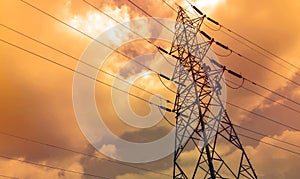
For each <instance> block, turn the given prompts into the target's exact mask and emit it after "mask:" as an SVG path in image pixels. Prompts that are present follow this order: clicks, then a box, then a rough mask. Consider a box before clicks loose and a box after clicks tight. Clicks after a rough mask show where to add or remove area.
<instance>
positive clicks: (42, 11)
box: [20, 0, 159, 74]
mask: <svg viewBox="0 0 300 179" xmlns="http://www.w3.org/2000/svg"><path fill="white" fill-rule="evenodd" d="M20 1H21V2H23V3H24V4H26V5H28V6H30V7H31V8H33V9H35V10H37V11H39V12H41V13H43V14H45V15H47V16H48V17H51V18H52V19H54V20H56V21H58V22H60V23H62V24H64V25H65V26H67V27H69V28H71V29H73V30H75V31H77V32H79V33H80V34H82V35H84V36H86V37H88V38H89V39H91V40H94V41H95V42H97V43H99V44H101V45H103V46H104V47H106V48H108V49H111V50H113V51H114V52H116V53H118V54H120V55H122V56H123V57H125V58H127V59H131V57H129V56H128V55H126V54H124V53H123V52H121V51H119V50H116V49H113V48H112V47H110V46H109V45H107V44H105V43H103V42H101V41H99V40H98V39H95V38H94V37H92V36H90V35H88V34H87V33H85V32H82V31H80V30H78V29H76V28H74V27H73V26H71V25H69V24H67V23H66V22H64V21H62V20H60V19H58V18H57V17H55V16H53V15H51V14H49V13H48V12H46V11H44V10H42V9H40V8H38V7H36V6H34V5H32V4H30V3H28V2H27V1H24V0H20ZM134 63H136V64H138V65H140V66H142V67H144V68H146V69H147V70H150V71H153V72H155V73H158V72H156V71H154V70H152V69H150V68H149V67H147V66H145V65H144V64H142V63H139V62H138V61H134ZM158 74H159V73H158Z"/></svg>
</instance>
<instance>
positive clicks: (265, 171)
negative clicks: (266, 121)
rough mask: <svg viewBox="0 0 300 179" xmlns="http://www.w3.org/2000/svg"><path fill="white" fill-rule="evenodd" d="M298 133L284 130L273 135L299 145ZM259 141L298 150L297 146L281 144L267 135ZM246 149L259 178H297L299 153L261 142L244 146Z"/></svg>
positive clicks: (299, 164)
mask: <svg viewBox="0 0 300 179" xmlns="http://www.w3.org/2000/svg"><path fill="white" fill-rule="evenodd" d="M299 134H300V133H299V132H295V131H288V130H286V131H284V132H283V133H281V134H280V135H275V136H273V137H274V138H276V139H280V140H283V141H287V142H290V143H292V144H295V145H300V143H299V141H300V140H299V136H300V135H299ZM261 141H263V142H267V143H270V144H273V145H277V146H283V147H285V148H287V149H289V150H294V151H299V148H295V147H291V146H289V145H286V144H282V143H281V142H278V141H274V140H272V139H269V138H267V137H265V138H263V139H262V140H261ZM246 151H247V152H248V155H249V158H250V159H251V161H252V163H253V166H254V168H255V170H256V172H257V173H258V175H259V177H260V178H263V179H264V178H266V179H267V178H274V179H277V178H278V179H279V178H297V177H298V175H299V170H298V169H299V166H300V160H299V159H300V157H299V155H296V154H292V153H289V152H287V151H283V150H281V149H275V148H273V147H271V146H268V145H265V144H263V143H259V144H258V145H257V146H256V147H251V146H248V147H246Z"/></svg>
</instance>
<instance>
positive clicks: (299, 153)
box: [237, 133, 300, 156]
mask: <svg viewBox="0 0 300 179" xmlns="http://www.w3.org/2000/svg"><path fill="white" fill-rule="evenodd" d="M237 134H238V135H239V136H242V137H245V138H248V139H251V140H254V141H257V142H260V143H263V144H266V145H269V146H272V147H275V148H277V149H281V150H284V151H286V152H290V153H293V154H296V155H299V156H300V152H296V151H293V150H290V149H287V148H284V147H280V146H278V145H274V144H271V143H268V142H264V141H261V140H258V139H256V138H253V137H249V136H247V135H245V134H241V133H237Z"/></svg>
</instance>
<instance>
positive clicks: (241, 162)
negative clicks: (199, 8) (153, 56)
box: [169, 7, 257, 179]
mask: <svg viewBox="0 0 300 179" xmlns="http://www.w3.org/2000/svg"><path fill="white" fill-rule="evenodd" d="M203 20H204V17H197V18H194V19H191V18H189V16H188V15H187V13H186V12H185V10H184V9H183V8H181V7H179V10H178V15H177V19H176V24H175V35H174V39H173V42H172V47H171V50H170V52H169V53H170V54H171V55H172V56H173V57H175V58H177V64H176V66H175V71H174V74H173V79H172V80H173V81H175V82H176V83H177V84H178V88H177V95H176V101H175V105H174V111H175V112H176V137H175V152H174V167H173V178H174V179H189V178H211V179H215V178H257V176H256V174H255V172H254V169H253V167H252V165H251V163H250V161H249V158H248V157H247V155H246V153H245V150H244V148H243V146H242V144H241V142H240V140H239V138H238V136H237V133H236V131H235V130H234V128H233V125H232V123H231V121H230V119H229V116H228V114H227V112H226V110H225V107H224V105H223V104H222V102H223V99H222V97H221V96H222V85H221V83H222V80H224V79H223V72H224V70H225V69H224V67H222V66H221V65H218V63H217V62H216V61H215V60H214V59H213V58H212V57H209V55H208V53H211V52H210V50H209V49H210V46H211V44H212V42H213V41H214V39H212V38H210V37H209V36H207V35H206V34H205V33H204V32H202V31H200V26H201V24H202V23H203ZM200 33H202V35H204V36H206V37H208V39H210V40H209V41H204V40H202V38H201V37H200ZM212 66H214V68H212ZM219 149H220V150H219ZM225 149H227V150H225ZM195 151H196V154H195V155H194V157H193V158H192V159H189V160H188V162H187V159H186V153H189V152H194V153H195ZM232 153H234V154H232ZM232 156H234V159H232V158H233V157H232Z"/></svg>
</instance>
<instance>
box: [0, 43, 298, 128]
mask: <svg viewBox="0 0 300 179" xmlns="http://www.w3.org/2000/svg"><path fill="white" fill-rule="evenodd" d="M0 40H1V41H2V42H5V43H7V44H9V45H12V46H14V47H16V48H19V49H21V50H24V51H26V52H28V53H31V54H33V55H35V56H38V57H40V58H43V59H45V60H47V61H49V60H50V59H47V58H45V57H43V56H40V55H38V54H35V53H33V52H31V51H28V50H26V49H24V48H21V47H19V46H16V45H14V44H11V43H9V42H7V41H4V40H2V39H0ZM50 62H52V63H55V64H56V65H59V66H62V67H65V68H67V69H69V70H72V71H73V69H71V68H69V67H66V66H63V65H61V64H59V63H56V62H54V61H52V60H50ZM74 72H75V70H74ZM80 74H81V75H84V74H82V73H80ZM84 76H86V77H87V75H84ZM92 79H93V78H92ZM94 80H95V79H94ZM96 81H97V80H96ZM98 82H101V83H102V81H98ZM104 84H105V85H107V86H111V85H108V84H107V83H104ZM111 87H112V86H111ZM117 89H118V88H117ZM118 90H119V89H118ZM121 91H122V92H125V93H128V92H126V91H123V90H121ZM128 94H129V95H133V96H134V97H137V96H136V95H134V94H130V93H128ZM138 98H139V99H141V100H143V101H146V100H145V99H143V98H140V97H138ZM146 102H148V101H146ZM150 104H151V103H150ZM227 104H229V105H231V106H233V107H236V108H239V109H241V110H244V111H246V112H248V113H251V114H254V115H257V116H259V117H261V118H264V119H267V120H269V121H272V122H274V123H277V124H280V125H282V126H285V127H288V128H290V129H293V130H297V131H299V129H296V128H294V127H291V126H289V125H286V124H283V123H281V122H278V121H275V120H273V119H271V118H268V117H265V116H263V115H260V114H257V113H255V112H252V111H249V110H247V109H244V108H241V107H240V106H237V105H234V104H232V103H229V102H227ZM154 105H156V106H158V107H159V108H161V106H159V105H157V104H154ZM168 122H169V121H168Z"/></svg>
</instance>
